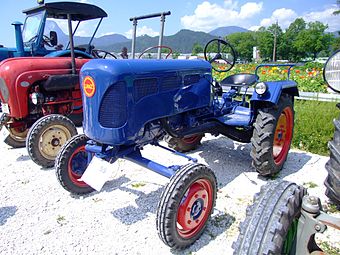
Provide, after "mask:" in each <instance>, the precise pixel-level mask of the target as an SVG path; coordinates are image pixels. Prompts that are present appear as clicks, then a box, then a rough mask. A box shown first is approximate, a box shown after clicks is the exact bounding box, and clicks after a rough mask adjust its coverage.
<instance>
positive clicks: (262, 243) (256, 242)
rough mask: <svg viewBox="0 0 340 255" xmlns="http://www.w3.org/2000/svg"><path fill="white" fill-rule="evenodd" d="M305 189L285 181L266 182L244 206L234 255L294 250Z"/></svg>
mask: <svg viewBox="0 0 340 255" xmlns="http://www.w3.org/2000/svg"><path fill="white" fill-rule="evenodd" d="M305 194H306V189H304V188H303V187H301V186H298V185H296V184H295V183H290V182H287V181H282V182H277V181H275V182H269V183H268V184H266V185H265V186H263V187H262V188H261V192H260V193H258V194H256V195H255V197H254V203H253V204H252V205H251V206H249V207H248V208H247V217H246V219H245V220H244V222H242V223H241V224H240V227H239V229H240V235H239V237H238V239H237V241H236V242H234V243H233V248H234V255H241V254H248V255H251V254H254V255H255V254H256V255H257V254H295V252H294V251H295V242H296V234H297V226H298V218H299V217H300V213H301V204H302V198H303V196H304V195H305Z"/></svg>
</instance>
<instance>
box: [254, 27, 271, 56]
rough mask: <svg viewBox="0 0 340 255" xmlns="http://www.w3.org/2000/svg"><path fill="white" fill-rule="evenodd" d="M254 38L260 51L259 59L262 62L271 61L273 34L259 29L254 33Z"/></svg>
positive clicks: (262, 28)
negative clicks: (262, 60)
mask: <svg viewBox="0 0 340 255" xmlns="http://www.w3.org/2000/svg"><path fill="white" fill-rule="evenodd" d="M255 38H256V42H257V46H258V48H259V50H260V57H261V58H262V59H264V60H270V59H272V55H273V42H274V36H273V34H272V33H270V32H269V31H267V30H266V29H265V28H264V27H261V28H260V29H259V30H258V31H257V32H256V33H255Z"/></svg>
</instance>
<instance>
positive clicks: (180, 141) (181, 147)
mask: <svg viewBox="0 0 340 255" xmlns="http://www.w3.org/2000/svg"><path fill="white" fill-rule="evenodd" d="M203 136H204V135H203V134H200V135H193V136H188V137H185V138H175V137H171V136H166V137H165V141H166V142H167V143H168V146H169V147H170V148H172V149H174V150H176V151H179V152H188V151H192V150H195V149H196V148H197V147H198V146H199V145H200V144H201V140H202V138H203Z"/></svg>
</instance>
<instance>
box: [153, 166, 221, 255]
mask: <svg viewBox="0 0 340 255" xmlns="http://www.w3.org/2000/svg"><path fill="white" fill-rule="evenodd" d="M216 187H217V184H216V177H215V175H214V173H213V172H212V171H211V170H210V169H209V168H208V167H206V166H204V165H202V164H188V165H185V166H183V167H182V168H181V169H180V170H178V171H177V172H176V174H175V175H174V176H172V177H171V179H170V182H169V183H168V185H167V186H166V187H165V189H164V191H163V193H162V195H161V199H160V202H159V204H158V210H157V218H156V226H157V231H158V235H159V237H160V239H161V240H162V241H163V242H164V243H165V244H166V245H168V246H170V247H172V248H174V249H184V248H186V247H188V246H189V245H191V244H192V243H194V242H195V241H196V240H197V239H198V238H199V237H200V236H201V234H202V233H203V231H204V229H205V227H206V225H207V221H208V219H209V218H210V215H211V213H212V211H213V208H214V205H215V200H216Z"/></svg>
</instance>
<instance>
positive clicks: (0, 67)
mask: <svg viewBox="0 0 340 255" xmlns="http://www.w3.org/2000/svg"><path fill="white" fill-rule="evenodd" d="M87 61H89V59H76V66H77V71H78V72H79V70H80V68H81V66H82V65H83V64H84V63H86V62H87ZM71 66H72V64H71V58H45V57H23V58H9V59H6V60H4V61H2V62H0V99H1V101H2V102H3V103H7V104H8V105H9V109H10V116H11V117H14V118H23V117H26V116H27V115H28V94H29V91H30V89H31V86H32V85H36V84H41V83H43V82H45V81H46V80H47V78H48V77H50V76H51V75H60V74H70V73H71V72H72V71H71Z"/></svg>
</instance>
